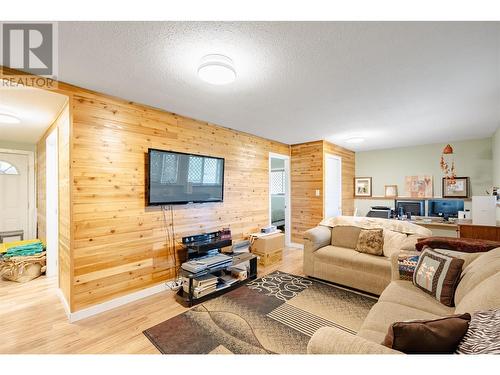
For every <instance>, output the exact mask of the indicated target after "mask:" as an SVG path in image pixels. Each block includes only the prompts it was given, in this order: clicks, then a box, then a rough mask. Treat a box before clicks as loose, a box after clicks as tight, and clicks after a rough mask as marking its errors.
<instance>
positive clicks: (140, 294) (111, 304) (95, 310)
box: [61, 282, 169, 323]
mask: <svg viewBox="0 0 500 375" xmlns="http://www.w3.org/2000/svg"><path fill="white" fill-rule="evenodd" d="M166 290H169V289H168V288H167V285H166V283H165V282H162V283H161V284H158V285H155V286H152V287H150V288H146V289H142V290H139V291H137V292H134V293H130V294H127V295H125V296H122V297H118V298H115V299H112V300H110V301H106V302H103V303H100V304H98V305H95V306H91V307H88V308H86V309H83V310H79V311H75V312H69V313H68V319H69V321H70V323H74V322H76V321H78V320H82V319H85V318H89V317H91V316H94V315H97V314H100V313H103V312H105V311H108V310H111V309H115V308H117V307H120V306H123V305H126V304H127V303H130V302H134V301H137V300H139V299H142V298H145V297H149V296H152V295H153V294H156V293H160V292H164V291H166ZM61 295H62V293H61ZM63 297H64V296H63ZM64 300H65V299H64ZM66 305H67V303H66ZM68 311H69V309H68Z"/></svg>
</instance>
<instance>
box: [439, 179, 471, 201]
mask: <svg viewBox="0 0 500 375" xmlns="http://www.w3.org/2000/svg"><path fill="white" fill-rule="evenodd" d="M443 198H469V177H455V179H454V180H450V179H448V178H446V177H443Z"/></svg>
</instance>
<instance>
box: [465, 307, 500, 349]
mask: <svg viewBox="0 0 500 375" xmlns="http://www.w3.org/2000/svg"><path fill="white" fill-rule="evenodd" d="M456 353H458V354H500V309H497V310H488V311H482V312H477V313H475V314H473V315H472V319H471V322H470V324H469V329H468V331H467V333H466V334H465V336H464V337H463V339H462V341H460V344H459V345H458V348H457V351H456Z"/></svg>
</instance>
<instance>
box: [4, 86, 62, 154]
mask: <svg viewBox="0 0 500 375" xmlns="http://www.w3.org/2000/svg"><path fill="white" fill-rule="evenodd" d="M67 100H68V98H67V97H66V96H64V95H60V94H56V93H54V92H51V91H45V90H40V89H34V88H30V87H23V86H18V87H10V88H0V113H9V114H13V115H15V116H16V117H17V118H19V120H21V122H20V123H19V124H5V123H2V122H0V140H2V141H11V142H22V143H31V144H34V143H36V142H38V140H39V139H40V138H41V137H42V135H43V134H44V133H45V131H46V130H47V129H48V128H49V126H50V125H51V124H52V123H53V122H54V120H55V119H56V118H57V116H58V115H59V113H60V112H61V110H62V108H63V106H64V104H65V103H66V102H67Z"/></svg>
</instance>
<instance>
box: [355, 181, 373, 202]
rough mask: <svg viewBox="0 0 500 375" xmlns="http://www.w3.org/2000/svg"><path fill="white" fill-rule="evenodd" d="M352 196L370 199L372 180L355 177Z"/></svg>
mask: <svg viewBox="0 0 500 375" xmlns="http://www.w3.org/2000/svg"><path fill="white" fill-rule="evenodd" d="M354 196H355V197H371V196H372V178H371V177H355V178H354Z"/></svg>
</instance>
